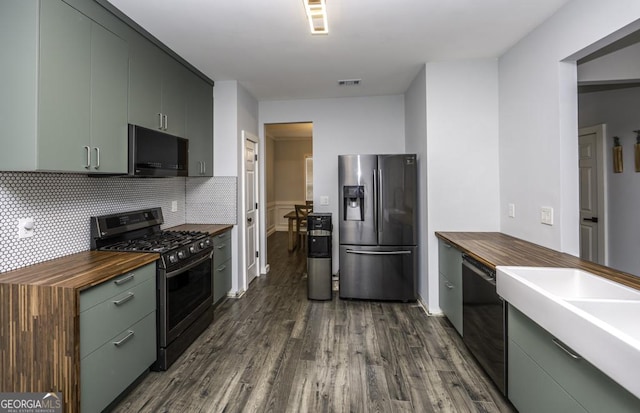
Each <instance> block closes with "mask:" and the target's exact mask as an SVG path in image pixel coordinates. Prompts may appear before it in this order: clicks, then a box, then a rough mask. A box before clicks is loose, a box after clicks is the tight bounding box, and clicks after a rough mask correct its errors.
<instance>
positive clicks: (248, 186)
mask: <svg viewBox="0 0 640 413" xmlns="http://www.w3.org/2000/svg"><path fill="white" fill-rule="evenodd" d="M257 159H258V156H257V151H256V142H254V141H252V140H250V139H245V154H244V177H245V180H244V182H245V194H244V199H245V203H244V204H245V208H246V210H245V219H246V223H245V228H246V234H245V242H246V244H247V245H246V248H245V254H246V257H245V262H246V263H247V285H249V283H250V282H251V281H252V280H253V279H254V278H255V277H256V276H257V275H258V257H257V256H258V245H257V242H258V225H257V217H258V214H257V202H258V201H257V199H258V198H257V196H256V194H257V190H258V175H257V173H256V172H257V170H258V169H257V167H256V164H257Z"/></svg>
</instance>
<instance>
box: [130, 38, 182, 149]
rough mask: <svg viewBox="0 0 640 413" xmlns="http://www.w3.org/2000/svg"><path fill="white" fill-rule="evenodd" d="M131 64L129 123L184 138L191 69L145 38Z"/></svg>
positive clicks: (136, 43)
mask: <svg viewBox="0 0 640 413" xmlns="http://www.w3.org/2000/svg"><path fill="white" fill-rule="evenodd" d="M129 65H130V66H129V75H130V83H129V123H132V124H135V125H140V126H144V127H146V128H149V129H160V130H162V131H165V132H167V133H170V134H172V135H176V136H182V137H185V130H186V127H185V123H186V115H185V111H186V97H185V95H186V94H185V83H186V81H187V78H188V76H189V72H188V70H187V69H186V68H185V67H184V66H182V65H181V64H179V63H178V62H177V61H176V60H175V59H173V58H172V57H170V56H169V55H167V54H165V53H164V52H162V51H161V50H160V49H159V48H158V47H156V46H155V45H154V44H152V43H151V42H149V41H148V40H147V39H145V38H143V37H142V36H136V38H135V40H134V41H133V44H132V51H131V55H130V57H129Z"/></svg>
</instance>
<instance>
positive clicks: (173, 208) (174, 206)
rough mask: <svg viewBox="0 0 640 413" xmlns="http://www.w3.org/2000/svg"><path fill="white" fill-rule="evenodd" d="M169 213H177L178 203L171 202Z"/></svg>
mask: <svg viewBox="0 0 640 413" xmlns="http://www.w3.org/2000/svg"><path fill="white" fill-rule="evenodd" d="M171 212H178V201H171Z"/></svg>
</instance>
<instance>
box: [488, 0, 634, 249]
mask: <svg viewBox="0 0 640 413" xmlns="http://www.w3.org/2000/svg"><path fill="white" fill-rule="evenodd" d="M639 17H640V2H638V1H637V0H610V1H606V2H604V1H600V0H574V1H572V2H570V3H568V4H567V5H566V6H565V7H563V8H561V9H560V10H559V11H558V12H557V13H556V14H555V15H553V16H552V17H551V18H549V19H548V20H547V21H545V22H544V23H543V24H542V25H540V26H539V27H538V28H536V29H535V30H534V31H533V32H531V33H530V34H529V35H527V36H526V37H525V38H524V39H522V40H521V41H520V42H519V43H518V44H516V45H515V46H514V47H512V48H511V49H510V50H509V51H507V52H506V53H505V54H504V55H503V56H502V57H501V58H500V62H499V93H500V191H501V197H500V209H501V223H500V226H501V230H502V232H505V233H507V234H511V235H514V236H516V237H519V238H523V239H526V240H528V241H531V242H535V243H538V244H541V245H544V246H546V247H550V248H553V249H556V250H560V251H563V252H568V253H572V254H576V255H577V254H578V251H579V248H578V245H579V242H578V156H577V138H576V136H577V96H576V68H575V64H574V63H573V62H571V61H569V62H566V63H565V62H562V61H563V60H564V59H567V58H568V57H571V59H572V60H575V59H577V58H580V57H584V56H585V55H586V54H587V52H588V51H593V50H594V49H595V48H596V47H598V46H601V45H604V43H607V42H611V41H613V40H616V39H617V38H619V37H621V36H622V35H623V34H624V33H627V32H629V31H631V30H633V29H635V28H636V27H633V26H636V25H637V23H634V24H633V25H631V23H633V22H634V21H635V20H637V19H638V18H639ZM627 25H631V26H629V27H625V26H627ZM623 27H624V30H623V31H621V32H617V33H615V34H614V32H616V31H617V30H619V29H622V28H623ZM623 32H624V33H623ZM607 36H608V38H607V39H606V41H604V42H598V41H599V40H601V39H602V38H604V37H607ZM596 42H598V44H595V43H596ZM508 203H514V204H515V205H516V217H515V218H508V217H507V204H508ZM541 206H551V207H553V208H554V220H555V223H556V224H555V225H554V226H547V225H542V224H540V222H539V221H540V220H539V217H540V212H539V210H540V207H541Z"/></svg>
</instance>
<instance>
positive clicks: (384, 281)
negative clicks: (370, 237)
mask: <svg viewBox="0 0 640 413" xmlns="http://www.w3.org/2000/svg"><path fill="white" fill-rule="evenodd" d="M417 264H418V256H417V247H415V246H407V247H369V246H355V245H341V246H340V298H360V299H368V300H397V301H414V300H416V299H417V295H416V292H417V285H418V283H417Z"/></svg>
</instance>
